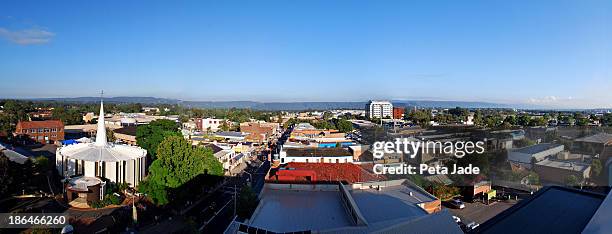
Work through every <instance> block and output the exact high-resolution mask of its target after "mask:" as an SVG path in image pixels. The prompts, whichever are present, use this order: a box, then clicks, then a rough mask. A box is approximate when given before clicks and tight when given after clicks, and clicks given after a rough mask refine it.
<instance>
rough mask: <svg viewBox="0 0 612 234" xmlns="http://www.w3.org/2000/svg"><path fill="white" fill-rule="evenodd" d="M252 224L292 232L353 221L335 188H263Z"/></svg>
mask: <svg viewBox="0 0 612 234" xmlns="http://www.w3.org/2000/svg"><path fill="white" fill-rule="evenodd" d="M306 214H307V215H306ZM251 225H252V226H256V227H262V228H265V229H268V230H272V231H275V232H292V231H300V230H313V229H317V230H319V229H332V228H339V227H345V226H350V225H352V223H351V220H350V219H349V217H348V215H347V214H346V212H345V211H344V207H343V206H342V201H341V200H340V196H339V195H338V191H290V190H272V189H264V191H263V192H262V195H261V201H260V203H259V206H258V209H257V211H256V212H255V213H254V214H253V216H252V220H251Z"/></svg>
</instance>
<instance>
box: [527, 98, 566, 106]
mask: <svg viewBox="0 0 612 234" xmlns="http://www.w3.org/2000/svg"><path fill="white" fill-rule="evenodd" d="M569 99H571V97H570V98H569ZM559 100H561V99H560V98H557V97H555V96H546V97H543V98H529V100H527V102H528V103H532V104H541V103H554V102H557V101H559Z"/></svg>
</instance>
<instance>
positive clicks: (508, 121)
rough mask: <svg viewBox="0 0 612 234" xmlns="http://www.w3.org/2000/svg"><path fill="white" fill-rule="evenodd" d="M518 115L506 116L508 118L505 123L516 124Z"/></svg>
mask: <svg viewBox="0 0 612 234" xmlns="http://www.w3.org/2000/svg"><path fill="white" fill-rule="evenodd" d="M516 122H517V120H516V117H514V115H508V116H506V118H505V119H504V123H508V124H510V125H516Z"/></svg>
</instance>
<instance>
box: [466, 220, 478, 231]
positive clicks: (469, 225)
mask: <svg viewBox="0 0 612 234" xmlns="http://www.w3.org/2000/svg"><path fill="white" fill-rule="evenodd" d="M478 226H480V224H479V223H477V222H471V223H469V224H468V225H467V228H468V229H469V230H474V229H476V228H477V227H478Z"/></svg>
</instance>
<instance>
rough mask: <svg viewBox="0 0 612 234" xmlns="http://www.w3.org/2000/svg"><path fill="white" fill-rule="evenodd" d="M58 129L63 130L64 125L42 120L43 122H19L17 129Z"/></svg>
mask: <svg viewBox="0 0 612 234" xmlns="http://www.w3.org/2000/svg"><path fill="white" fill-rule="evenodd" d="M49 127H59V128H63V127H64V123H62V121H61V120H44V121H19V123H17V128H18V129H19V128H21V129H28V128H49Z"/></svg>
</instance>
